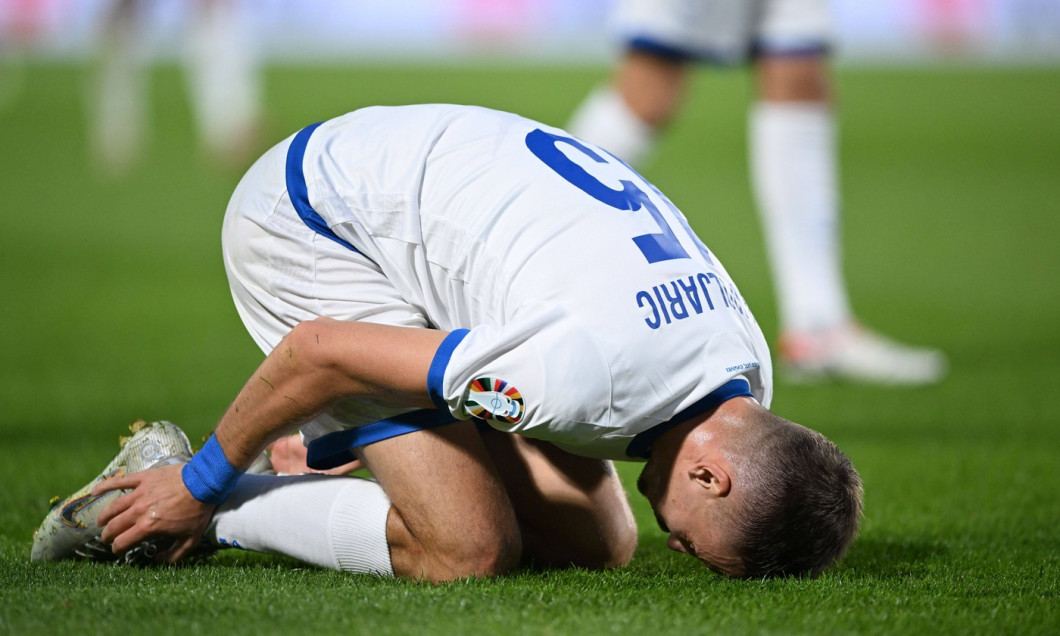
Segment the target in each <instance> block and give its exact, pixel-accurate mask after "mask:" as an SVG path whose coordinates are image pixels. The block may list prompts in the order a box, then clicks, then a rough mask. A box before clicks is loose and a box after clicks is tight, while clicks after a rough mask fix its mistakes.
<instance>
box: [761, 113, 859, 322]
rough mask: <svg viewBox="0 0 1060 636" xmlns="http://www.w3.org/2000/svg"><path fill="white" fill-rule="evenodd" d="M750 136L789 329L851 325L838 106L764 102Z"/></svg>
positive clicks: (780, 305)
mask: <svg viewBox="0 0 1060 636" xmlns="http://www.w3.org/2000/svg"><path fill="white" fill-rule="evenodd" d="M749 135H750V158H751V179H752V182H753V186H754V191H755V196H756V199H757V202H758V208H759V213H760V215H761V217H762V225H763V232H764V234H765V237H766V246H767V249H768V252H769V257H770V263H771V265H772V269H773V281H774V286H775V287H776V291H777V304H778V308H779V312H780V326H781V331H782V332H783V331H799V332H812V331H824V330H828V329H831V328H834V327H836V326H838V325H840V324H843V323H845V322H847V321H848V320H850V306H849V301H848V299H847V294H846V287H845V284H844V282H843V275H842V265H841V257H840V243H839V202H838V201H839V195H838V184H837V176H836V172H837V168H836V133H835V119H834V115H833V113H832V109H831V107H830V106H828V105H827V104H822V103H814V102H805V103H786V102H785V103H777V102H758V103H756V104H755V105H754V106H753V107H752V110H751V114H750V125H749Z"/></svg>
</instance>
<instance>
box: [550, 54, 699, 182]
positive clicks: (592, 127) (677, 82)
mask: <svg viewBox="0 0 1060 636" xmlns="http://www.w3.org/2000/svg"><path fill="white" fill-rule="evenodd" d="M688 75H689V68H688V65H687V63H685V62H682V61H678V60H674V59H670V58H664V57H659V56H656V55H652V54H649V53H643V52H639V51H631V52H629V53H627V54H626V56H625V57H624V58H623V59H622V61H621V62H620V63H619V65H618V68H617V69H616V71H615V77H614V79H613V80H612V83H611V84H609V85H607V86H603V87H600V88H597V89H596V90H595V91H593V92H592V93H591V94H590V95H589V97H587V98H586V99H585V101H584V102H582V104H581V106H579V107H578V110H577V111H576V112H575V113H574V115H573V116H572V117H571V121H570V124H569V125H568V129H569V130H570V132H571V133H572V134H573V135H574V136H576V137H580V138H581V139H585V140H586V141H589V142H591V143H594V144H596V145H598V146H600V147H601V148H604V149H606V150H607V151H609V152H611V153H613V154H615V155H616V156H618V157H619V158H620V159H622V160H624V161H626V162H627V163H630V164H634V165H636V164H637V163H639V162H641V161H642V160H643V159H644V157H645V156H646V155H647V154H648V153H650V152H651V150H652V148H653V147H654V145H655V139H656V137H657V135H658V132H659V130H660V129H661V128H662V127H663V126H664V125H665V124H666V123H667V122H668V121H669V120H670V118H671V117H672V116H673V115H674V113H675V111H676V110H677V108H678V107H679V106H680V103H681V100H682V98H683V97H684V93H685V87H686V85H687V83H688Z"/></svg>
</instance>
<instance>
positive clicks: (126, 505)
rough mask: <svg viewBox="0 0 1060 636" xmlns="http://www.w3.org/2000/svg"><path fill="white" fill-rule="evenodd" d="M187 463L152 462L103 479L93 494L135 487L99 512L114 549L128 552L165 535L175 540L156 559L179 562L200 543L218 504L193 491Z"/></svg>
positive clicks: (109, 541) (106, 536)
mask: <svg viewBox="0 0 1060 636" xmlns="http://www.w3.org/2000/svg"><path fill="white" fill-rule="evenodd" d="M181 468H183V465H172V466H163V467H160V468H152V469H149V470H145V471H142V472H138V473H133V474H131V475H124V476H122V477H113V478H111V479H105V480H103V481H102V482H100V483H99V484H98V485H97V486H96V487H95V488H94V489H93V490H92V494H94V495H100V494H103V493H105V492H109V491H111V490H126V489H131V492H129V493H127V494H125V495H122V496H121V497H119V498H118V499H116V500H115V501H114V502H112V503H111V504H110V505H109V506H107V507H106V508H105V509H104V510H103V512H102V513H101V514H100V516H99V523H100V525H103V526H106V527H105V528H103V535H102V537H101V538H102V539H103V541H104V542H106V543H109V544H110V546H111V550H112V551H113V552H114V553H115V554H124V553H126V552H128V551H129V550H130V549H131V548H133V547H135V546H136V545H137V544H139V543H140V542H142V541H145V540H147V539H150V538H154V537H159V536H164V537H172V538H173V539H174V540H175V542H174V543H173V546H172V547H171V548H170V549H168V550H166V551H165V552H160V553H159V554H158V556H157V557H156V558H157V559H158V560H161V561H166V562H169V563H176V562H177V561H179V560H180V559H181V558H182V557H184V555H186V554H188V552H189V551H190V550H191V549H193V548H194V547H196V546H197V545H198V544H199V541H200V540H201V539H202V533H203V532H204V531H205V530H206V524H207V523H209V521H210V516H211V515H212V514H213V511H214V508H215V506H213V505H211V504H205V503H202V502H201V501H198V500H197V499H195V498H194V497H192V496H191V493H190V492H188V489H187V488H186V487H185V486H184V480H183V479H182V478H181V474H180V471H181Z"/></svg>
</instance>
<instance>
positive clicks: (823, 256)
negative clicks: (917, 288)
mask: <svg viewBox="0 0 1060 636" xmlns="http://www.w3.org/2000/svg"><path fill="white" fill-rule="evenodd" d="M755 68H756V72H757V78H758V96H759V99H758V102H757V103H756V104H755V105H754V106H753V108H752V111H751V118H750V126H749V133H750V153H749V154H750V157H751V176H752V181H753V184H754V189H755V194H756V198H757V200H758V209H759V213H760V215H761V217H762V224H763V232H764V234H765V237H766V244H767V248H768V249H767V251H768V253H769V257H770V262H771V264H772V268H773V279H774V281H775V283H774V284H775V286H776V291H777V304H778V307H779V311H780V325H781V347H780V356H781V359H782V361H783V362H784V364H785V366H786V367H787V368H788V370H789V375H790V376H791V377H792V378H794V379H814V378H817V377H826V376H838V377H844V378H849V379H855V380H866V381H874V382H891V383H909V384H915V383H923V382H932V381H935V380H938V379H939V378H940V377H941V376H942V374H943V372H944V368H945V360H944V358H943V357H942V355H941V354H940V353H939V352H937V351H933V350H930V349H917V348H913V347H908V346H905V345H902V344H899V343H897V342H893V341H891V340H889V339H886V338H884V337H882V336H880V335H878V334H875V333H873V332H871V331H868V330H867V329H864V328H861V327H859V326H858V325H857V324H856V323H855V321H854V318H853V316H852V313H851V310H850V306H849V301H848V298H847V292H846V286H845V283H844V281H843V275H842V262H841V260H842V259H841V254H840V252H841V248H840V233H839V210H840V207H839V193H838V190H839V186H838V175H837V172H838V170H837V160H836V154H837V141H836V132H835V115H834V113H833V108H832V97H831V80H830V74H829V69H828V64H827V60H826V58H825V56H824V55H808V56H793V57H785V56H764V57H762V58H760V59H759V60H758V61H757V62H756V66H755Z"/></svg>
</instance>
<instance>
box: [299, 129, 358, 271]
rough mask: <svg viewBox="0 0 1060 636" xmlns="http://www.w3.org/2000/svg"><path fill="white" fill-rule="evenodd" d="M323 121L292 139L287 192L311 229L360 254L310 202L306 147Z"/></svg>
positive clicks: (303, 130) (300, 215)
mask: <svg viewBox="0 0 1060 636" xmlns="http://www.w3.org/2000/svg"><path fill="white" fill-rule="evenodd" d="M322 123H323V122H317V123H315V124H311V125H309V126H306V127H305V128H303V129H302V130H300V131H298V134H297V135H295V136H294V140H293V141H291V145H290V147H289V148H287V194H289V195H290V197H291V203H293V204H294V209H295V210H297V211H298V216H299V217H300V218H301V219H302V221H303V222H304V223H305V224H306V226H308V227H309V229H311V230H313V231H314V232H316V233H317V234H320V235H321V236H326V237H327V238H329V239H331V240H333V241H335V242H336V243H338V244H339V245H341V246H343V247H345V248H347V249H351V250H353V251H354V252H357V253H358V254H360V253H361V251H360V250H358V249H357V248H356V247H354V246H353V245H350V243H349V242H348V241H346V240H343V239H342V238H340V237H339V235H338V234H335V232H333V231H332V230H331V228H330V227H328V224H327V223H325V222H324V219H323V218H322V217H321V216H320V215H319V214H317V211H316V210H314V209H313V206H312V205H310V204H309V188H308V187H306V183H305V173H304V172H303V170H302V161H303V160H304V159H305V148H306V144H308V143H309V137H311V136H312V135H313V131H314V130H316V129H317V128H318V127H319V126H320V124H322Z"/></svg>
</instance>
